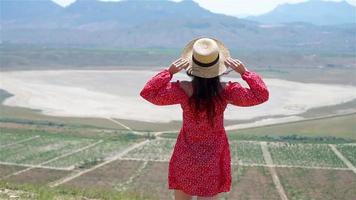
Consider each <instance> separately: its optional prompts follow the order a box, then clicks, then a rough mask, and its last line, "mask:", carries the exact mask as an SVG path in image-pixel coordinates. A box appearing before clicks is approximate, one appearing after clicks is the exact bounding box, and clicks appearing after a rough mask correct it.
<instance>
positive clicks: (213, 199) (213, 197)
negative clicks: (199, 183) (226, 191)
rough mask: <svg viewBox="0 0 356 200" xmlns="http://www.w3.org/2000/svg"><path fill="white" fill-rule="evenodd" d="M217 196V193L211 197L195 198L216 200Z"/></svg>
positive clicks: (198, 198)
mask: <svg viewBox="0 0 356 200" xmlns="http://www.w3.org/2000/svg"><path fill="white" fill-rule="evenodd" d="M218 198H219V194H217V195H215V196H212V197H199V196H198V197H197V200H217V199H218Z"/></svg>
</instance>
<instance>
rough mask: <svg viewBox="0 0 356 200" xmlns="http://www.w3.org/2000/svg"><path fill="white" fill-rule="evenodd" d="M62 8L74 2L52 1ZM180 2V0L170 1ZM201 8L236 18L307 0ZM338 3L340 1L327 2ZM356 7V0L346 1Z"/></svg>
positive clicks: (208, 3) (205, 1) (238, 1)
mask: <svg viewBox="0 0 356 200" xmlns="http://www.w3.org/2000/svg"><path fill="white" fill-rule="evenodd" d="M52 1H54V2H56V3H58V4H60V5H62V6H66V5H69V4H71V3H73V2H75V0H52ZM102 1H121V0H102ZM172 1H181V0H172ZM194 1H195V2H197V3H198V4H199V5H200V6H201V7H203V8H205V9H208V10H210V11H211V12H214V13H222V14H226V15H232V16H237V17H244V16H248V15H260V14H263V13H266V12H269V11H271V10H273V9H274V8H275V7H276V6H278V5H279V4H284V3H300V2H305V1H307V0H262V1H261V0H194ZM329 1H340V0H329ZM346 1H347V2H348V3H350V4H352V5H355V6H356V0H346Z"/></svg>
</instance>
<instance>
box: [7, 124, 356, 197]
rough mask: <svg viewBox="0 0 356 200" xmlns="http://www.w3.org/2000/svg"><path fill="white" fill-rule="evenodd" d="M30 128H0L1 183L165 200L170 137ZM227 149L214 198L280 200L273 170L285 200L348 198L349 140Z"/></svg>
mask: <svg viewBox="0 0 356 200" xmlns="http://www.w3.org/2000/svg"><path fill="white" fill-rule="evenodd" d="M32 128H33V129H23V128H9V127H8V126H7V128H1V134H0V137H1V139H2V143H1V146H0V150H1V151H0V182H1V183H4V184H5V183H6V184H19V185H21V184H23V183H26V184H32V185H33V184H35V185H42V186H45V187H48V188H51V189H54V190H56V188H62V187H63V188H72V189H77V190H81V189H85V190H89V191H93V190H95V191H96V190H97V191H101V192H98V194H99V195H101V194H102V193H105V191H106V192H117V193H120V194H127V195H128V196H130V195H131V196H133V198H132V199H135V198H136V199H173V192H172V191H169V190H168V189H167V188H168V180H167V177H168V162H169V159H170V156H171V153H172V151H173V149H174V145H175V141H176V139H174V138H164V137H162V136H155V137H153V136H152V134H142V135H138V134H137V133H136V134H134V133H130V132H122V133H117V132H115V131H116V130H111V129H107V130H101V131H99V130H98V133H100V137H98V136H97V135H95V134H94V133H88V135H85V134H84V133H83V131H73V130H72V131H71V132H65V131H60V129H55V130H51V129H45V128H43V127H42V128H41V129H39V127H37V129H36V128H34V127H32ZM36 130H37V131H36ZM63 130H67V129H63ZM163 136H164V134H163ZM229 144H230V151H231V162H232V188H231V191H230V192H228V193H224V194H221V196H220V199H280V195H281V193H280V191H279V190H277V189H276V182H275V180H274V179H273V178H272V177H273V176H272V174H274V173H275V174H276V175H277V176H278V177H279V181H280V184H281V185H282V187H283V188H284V193H285V195H287V196H288V198H289V199H332V197H340V198H339V199H345V200H351V199H352V198H351V197H352V196H353V195H354V193H355V190H354V189H353V188H354V187H355V186H354V185H353V184H354V182H355V179H356V170H355V169H354V166H355V160H356V158H355V154H354V152H355V151H356V143H355V142H345V141H342V140H340V141H338V140H337V141H332V142H331V143H328V142H327V141H326V142H325V141H320V142H319V143H318V142H316V141H313V142H307V143H306V142H305V141H302V142H300V141H298V140H296V141H289V142H288V141H280V140H275V141H271V140H268V141H263V138H260V139H258V140H239V139H234V140H231V141H229ZM263 144H266V147H267V154H266V152H264V149H263ZM331 145H333V147H335V149H336V150H337V151H338V152H339V153H340V154H341V155H342V156H343V158H344V159H346V160H347V161H349V162H350V163H351V164H352V166H351V167H350V165H348V164H346V163H345V161H344V160H343V159H342V158H340V156H338V155H337V154H336V153H335V151H334V150H333V148H332V146H331ZM268 155H270V159H269V158H268ZM272 169H273V170H272ZM309 179H310V180H309ZM294 182H296V183H294ZM304 182H305V183H304ZM308 184H310V187H309V186H308ZM332 187H335V188H339V189H332ZM20 188H21V187H20ZM326 188H329V189H326ZM51 189H48V190H51ZM63 190H65V189H63ZM303 191H306V192H303ZM314 191H316V192H314Z"/></svg>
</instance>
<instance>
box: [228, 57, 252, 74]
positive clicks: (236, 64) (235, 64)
mask: <svg viewBox="0 0 356 200" xmlns="http://www.w3.org/2000/svg"><path fill="white" fill-rule="evenodd" d="M225 65H226V66H228V67H230V68H231V69H233V70H234V71H235V72H237V73H239V74H240V75H242V74H244V73H245V71H246V70H247V69H246V67H245V65H244V64H243V63H242V62H241V61H240V60H238V59H232V58H227V59H226V60H225Z"/></svg>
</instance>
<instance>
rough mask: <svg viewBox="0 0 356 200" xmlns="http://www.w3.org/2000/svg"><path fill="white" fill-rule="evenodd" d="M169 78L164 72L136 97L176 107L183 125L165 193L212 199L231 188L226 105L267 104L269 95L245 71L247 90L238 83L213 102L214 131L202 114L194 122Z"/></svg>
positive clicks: (184, 98) (185, 99) (177, 86)
mask: <svg viewBox="0 0 356 200" xmlns="http://www.w3.org/2000/svg"><path fill="white" fill-rule="evenodd" d="M171 79H172V74H170V72H169V71H168V69H164V70H163V71H161V72H159V73H158V74H156V75H155V76H153V77H152V78H151V79H150V80H149V81H148V82H147V83H146V85H145V86H144V88H143V89H142V91H141V93H140V95H141V96H142V97H143V98H144V99H146V100H147V101H149V102H151V103H153V104H155V105H173V104H180V106H181V108H182V110H183V124H182V128H181V130H180V132H179V135H178V138H177V140H176V143H175V146H174V150H173V154H172V156H171V159H170V162H169V172H168V183H169V184H168V185H169V189H177V190H182V191H184V192H185V193H187V194H190V195H192V196H206V197H208V196H214V195H216V194H218V193H220V192H228V191H230V187H231V157H230V148H229V142H228V137H227V135H226V132H225V129H224V115H223V114H224V110H225V108H226V106H227V104H228V103H230V104H233V105H236V106H253V105H257V104H261V103H263V102H265V101H267V100H268V98H269V92H268V89H267V87H266V85H265V83H264V82H263V80H262V78H261V77H260V76H259V75H258V74H257V73H255V72H253V71H248V70H246V71H245V72H244V74H243V75H242V79H243V80H245V81H246V82H247V84H248V85H249V87H250V88H245V87H242V86H241V85H240V84H239V83H238V82H231V81H230V82H228V83H226V86H225V87H224V91H223V95H222V96H223V101H216V100H215V99H214V102H216V104H215V116H214V122H215V123H214V127H212V126H211V125H210V123H209V120H208V118H207V115H206V112H199V114H198V115H197V118H196V117H195V115H194V114H193V113H194V112H193V111H192V110H191V107H190V106H189V102H188V100H189V96H188V95H187V94H186V92H185V91H184V90H183V89H182V88H181V86H180V83H179V80H177V81H175V82H171Z"/></svg>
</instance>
